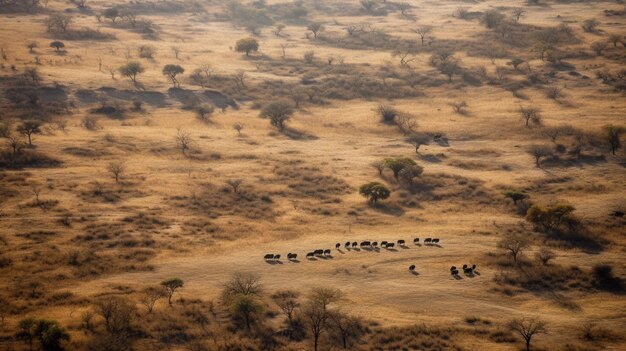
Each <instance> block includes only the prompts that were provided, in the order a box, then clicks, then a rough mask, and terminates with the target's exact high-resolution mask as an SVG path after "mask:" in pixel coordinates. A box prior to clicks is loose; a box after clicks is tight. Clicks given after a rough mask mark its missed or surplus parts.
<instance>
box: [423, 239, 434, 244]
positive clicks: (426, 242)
mask: <svg viewBox="0 0 626 351" xmlns="http://www.w3.org/2000/svg"><path fill="white" fill-rule="evenodd" d="M432 240H433V239H431V238H426V239H424V244H430V242H431V241H432Z"/></svg>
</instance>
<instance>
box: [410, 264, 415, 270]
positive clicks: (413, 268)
mask: <svg viewBox="0 0 626 351" xmlns="http://www.w3.org/2000/svg"><path fill="white" fill-rule="evenodd" d="M409 270H410V271H411V272H412V271H414V270H415V265H414V264H412V265H410V266H409Z"/></svg>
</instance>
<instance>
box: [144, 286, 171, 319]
mask: <svg viewBox="0 0 626 351" xmlns="http://www.w3.org/2000/svg"><path fill="white" fill-rule="evenodd" d="M165 297H167V292H166V291H165V289H164V288H163V287H162V286H151V287H148V288H146V289H144V291H143V294H142V296H141V303H142V304H143V305H144V306H146V309H147V310H148V313H152V311H153V310H154V305H155V304H156V303H157V301H158V300H160V299H162V298H165Z"/></svg>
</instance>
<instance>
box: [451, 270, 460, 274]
mask: <svg viewBox="0 0 626 351" xmlns="http://www.w3.org/2000/svg"><path fill="white" fill-rule="evenodd" d="M450 274H452V275H459V271H458V270H456V269H453V270H451V271H450Z"/></svg>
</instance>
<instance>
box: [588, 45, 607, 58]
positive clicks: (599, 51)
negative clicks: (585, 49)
mask: <svg viewBox="0 0 626 351" xmlns="http://www.w3.org/2000/svg"><path fill="white" fill-rule="evenodd" d="M605 49H606V42H604V41H596V42H593V43H591V50H593V51H594V52H595V53H596V55H598V56H600V55H602V52H603V51H604V50H605Z"/></svg>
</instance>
